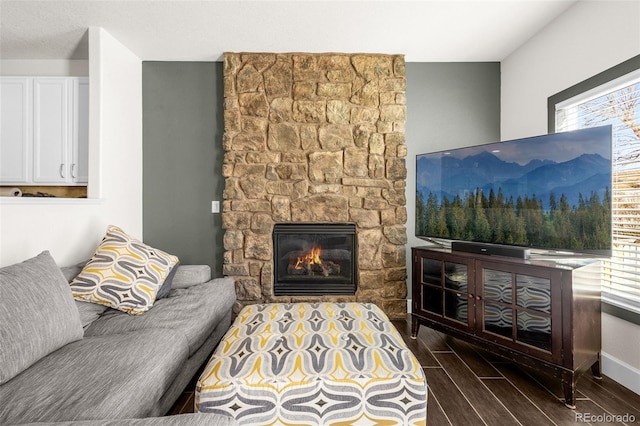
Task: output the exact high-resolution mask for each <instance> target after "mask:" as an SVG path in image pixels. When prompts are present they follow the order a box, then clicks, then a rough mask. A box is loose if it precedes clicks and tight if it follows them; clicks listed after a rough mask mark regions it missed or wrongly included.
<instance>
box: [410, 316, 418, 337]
mask: <svg viewBox="0 0 640 426" xmlns="http://www.w3.org/2000/svg"><path fill="white" fill-rule="evenodd" d="M419 327H420V323H418V321H417V320H416V319H415V318H412V319H411V338H412V339H417V338H418V328H419Z"/></svg>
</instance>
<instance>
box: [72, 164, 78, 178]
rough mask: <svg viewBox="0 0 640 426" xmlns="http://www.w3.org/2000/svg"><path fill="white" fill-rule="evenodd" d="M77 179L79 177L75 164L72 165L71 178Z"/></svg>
mask: <svg viewBox="0 0 640 426" xmlns="http://www.w3.org/2000/svg"><path fill="white" fill-rule="evenodd" d="M76 177H77V176H76V163H73V164H72V165H71V178H72V179H75V178H76Z"/></svg>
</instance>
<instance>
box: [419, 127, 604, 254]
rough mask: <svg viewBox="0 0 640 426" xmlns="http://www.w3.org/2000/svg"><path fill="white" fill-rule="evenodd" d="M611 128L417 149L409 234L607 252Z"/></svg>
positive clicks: (557, 249)
mask: <svg viewBox="0 0 640 426" xmlns="http://www.w3.org/2000/svg"><path fill="white" fill-rule="evenodd" d="M611 139H612V136H611V126H601V127H594V128H590V129H583V130H576V131H571V132H562V133H554V134H548V135H542V136H535V137H529V138H523V139H515V140H509V141H504V142H497V143H490V144H484V145H478V146H471V147H466V148H459V149H450V150H446V151H440V152H432V153H427V154H421V155H418V156H417V157H416V226H415V229H416V236H417V237H419V238H422V239H426V240H432V241H435V242H440V243H444V244H448V243H451V242H454V244H455V242H456V241H464V242H477V243H487V244H496V245H500V246H508V247H528V248H535V249H542V250H548V251H569V252H588V253H597V254H608V253H609V252H610V250H611Z"/></svg>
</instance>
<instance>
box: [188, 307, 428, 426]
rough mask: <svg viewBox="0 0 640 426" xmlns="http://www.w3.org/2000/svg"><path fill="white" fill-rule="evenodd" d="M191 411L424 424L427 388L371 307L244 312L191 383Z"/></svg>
mask: <svg viewBox="0 0 640 426" xmlns="http://www.w3.org/2000/svg"><path fill="white" fill-rule="evenodd" d="M195 406H196V411H197V412H204V413H222V414H226V415H231V416H232V417H234V418H235V419H236V420H237V421H238V422H239V423H240V424H251V425H274V424H281V425H282V424H287V425H303V424H305V425H319V424H322V425H338V424H340V425H351V424H363V425H364V424H366V425H370V424H385V425H425V424H426V417H427V384H426V381H425V377H424V372H423V371H422V368H421V367H420V365H419V364H418V361H417V360H416V358H415V357H414V356H413V354H412V353H411V351H410V350H409V349H408V348H407V347H406V346H405V344H404V342H403V340H402V337H401V336H400V334H399V333H398V331H397V330H396V329H395V328H394V327H393V325H392V324H391V323H390V322H389V319H388V318H387V316H386V315H385V314H384V312H382V311H381V310H380V309H379V308H378V307H377V306H376V305H373V304H368V303H292V304H282V303H275V304H264V305H251V306H247V307H245V308H244V309H243V310H242V311H241V312H240V314H239V315H238V317H237V318H236V320H235V322H234V324H233V325H232V326H231V328H230V329H229V331H228V332H227V334H226V335H225V337H224V339H223V340H222V341H221V342H220V344H219V346H218V348H217V349H216V350H215V352H214V354H213V356H212V358H211V360H210V361H209V363H208V364H207V366H206V368H205V370H204V371H203V373H202V375H201V376H200V379H199V380H198V384H197V387H196V394H195Z"/></svg>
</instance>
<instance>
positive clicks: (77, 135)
mask: <svg viewBox="0 0 640 426" xmlns="http://www.w3.org/2000/svg"><path fill="white" fill-rule="evenodd" d="M72 117H73V125H72V128H73V138H72V144H71V151H72V152H71V168H70V171H69V173H70V176H71V179H72V181H73V182H74V183H87V182H88V181H89V167H88V165H89V79H87V78H80V79H76V80H74V82H73V115H72Z"/></svg>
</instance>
